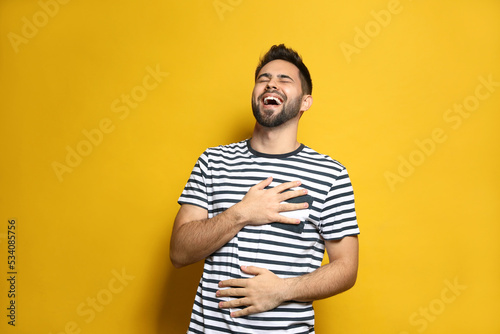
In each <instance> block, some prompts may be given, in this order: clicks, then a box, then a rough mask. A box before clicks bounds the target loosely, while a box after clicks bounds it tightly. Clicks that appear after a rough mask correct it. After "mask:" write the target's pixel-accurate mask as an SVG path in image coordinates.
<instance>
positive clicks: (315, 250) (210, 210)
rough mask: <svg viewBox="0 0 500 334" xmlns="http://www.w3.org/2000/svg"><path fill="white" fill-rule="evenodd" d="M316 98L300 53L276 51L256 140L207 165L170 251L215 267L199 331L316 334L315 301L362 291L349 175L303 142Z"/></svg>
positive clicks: (207, 273) (202, 288) (206, 156)
mask: <svg viewBox="0 0 500 334" xmlns="http://www.w3.org/2000/svg"><path fill="white" fill-rule="evenodd" d="M311 93H312V82H311V77H310V75H309V71H308V69H307V67H306V66H305V65H304V63H303V62H302V59H301V58H300V56H299V55H298V54H297V53H296V52H295V51H294V50H292V49H289V48H286V47H285V46H284V45H278V46H276V45H275V46H273V47H271V49H270V50H269V51H268V53H267V54H266V55H265V56H264V57H263V58H262V59H261V62H260V64H259V66H258V67H257V70H256V72H255V86H254V90H253V93H252V110H253V113H254V116H255V119H256V123H255V127H254V131H253V135H252V137H251V139H249V140H244V141H241V142H239V143H234V144H231V145H226V146H219V147H214V148H209V149H207V150H206V151H205V152H204V153H203V154H202V155H201V156H200V158H199V159H198V161H197V163H196V165H195V167H194V169H193V171H192V173H191V176H190V179H189V181H188V183H187V185H186V187H185V188H184V191H183V192H182V194H181V196H180V198H179V203H180V204H181V208H180V209H179V212H178V214H177V217H176V219H175V222H174V227H173V231H172V239H171V244H170V258H171V261H172V263H173V264H174V266H175V267H182V266H186V265H189V264H191V263H195V262H197V261H200V260H202V259H205V263H204V270H203V275H202V278H201V280H200V284H199V286H198V291H197V294H196V298H195V301H194V306H193V311H192V314H191V323H190V326H189V330H188V333H314V311H313V308H312V302H313V301H314V300H318V299H322V298H327V297H330V296H333V295H335V294H338V293H340V292H343V291H345V290H347V289H349V288H351V287H352V286H353V285H354V283H355V281H356V275H357V268H358V239H357V234H359V229H358V225H357V221H356V213H355V210H354V197H353V196H354V195H353V191H352V186H351V182H350V180H349V176H348V174H347V171H346V169H345V167H344V166H342V165H341V164H340V163H339V162H337V161H335V160H333V159H331V158H330V157H328V156H325V155H321V154H319V153H317V152H316V151H314V150H312V149H311V148H309V147H307V146H305V145H303V144H300V143H299V142H298V141H297V130H298V123H299V119H300V117H301V116H302V114H303V113H304V112H305V111H306V110H308V109H309V108H310V107H311V104H312V96H311ZM325 249H326V251H327V253H328V257H329V263H328V264H326V265H324V266H321V262H322V259H323V254H324V250H325Z"/></svg>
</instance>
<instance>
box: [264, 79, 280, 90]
mask: <svg viewBox="0 0 500 334" xmlns="http://www.w3.org/2000/svg"><path fill="white" fill-rule="evenodd" d="M277 88H278V86H277V85H276V81H275V80H274V79H271V80H269V81H268V82H267V85H266V89H267V90H269V89H277Z"/></svg>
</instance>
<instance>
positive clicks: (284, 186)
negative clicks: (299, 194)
mask: <svg viewBox="0 0 500 334" xmlns="http://www.w3.org/2000/svg"><path fill="white" fill-rule="evenodd" d="M301 184H302V182H300V181H291V182H285V183H282V184H279V185H277V186H276V187H274V188H273V189H274V190H275V191H276V192H277V193H282V192H283V191H285V190H288V189H291V188H294V187H298V186H300V185H301Z"/></svg>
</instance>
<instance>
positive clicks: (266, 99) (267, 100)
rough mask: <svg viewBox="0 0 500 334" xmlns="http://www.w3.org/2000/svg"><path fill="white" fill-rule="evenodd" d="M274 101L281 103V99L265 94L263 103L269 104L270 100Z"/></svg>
mask: <svg viewBox="0 0 500 334" xmlns="http://www.w3.org/2000/svg"><path fill="white" fill-rule="evenodd" d="M271 100H272V101H275V102H276V104H277V105H281V101H280V100H279V99H277V98H275V97H274V96H267V97H266V98H264V104H269V102H270V101H271Z"/></svg>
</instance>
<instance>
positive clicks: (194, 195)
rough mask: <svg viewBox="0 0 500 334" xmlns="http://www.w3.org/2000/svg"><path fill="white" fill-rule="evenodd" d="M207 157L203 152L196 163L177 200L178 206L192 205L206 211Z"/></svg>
mask: <svg viewBox="0 0 500 334" xmlns="http://www.w3.org/2000/svg"><path fill="white" fill-rule="evenodd" d="M207 166H208V157H207V153H206V152H204V153H203V154H202V155H201V156H200V157H199V158H198V161H196V164H195V165H194V167H193V170H192V171H191V175H190V176H189V179H188V181H187V183H186V186H185V187H184V190H183V191H182V193H181V196H180V197H179V199H178V201H177V202H178V203H179V204H181V205H182V204H192V205H196V206H199V207H201V208H203V209H205V210H208V194H207V170H208V168H207Z"/></svg>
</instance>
